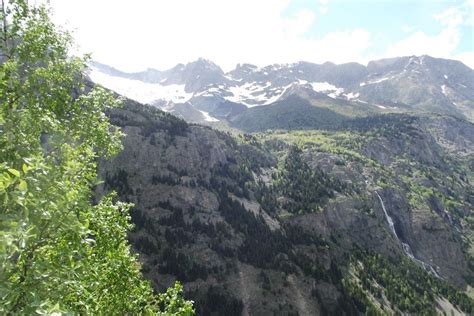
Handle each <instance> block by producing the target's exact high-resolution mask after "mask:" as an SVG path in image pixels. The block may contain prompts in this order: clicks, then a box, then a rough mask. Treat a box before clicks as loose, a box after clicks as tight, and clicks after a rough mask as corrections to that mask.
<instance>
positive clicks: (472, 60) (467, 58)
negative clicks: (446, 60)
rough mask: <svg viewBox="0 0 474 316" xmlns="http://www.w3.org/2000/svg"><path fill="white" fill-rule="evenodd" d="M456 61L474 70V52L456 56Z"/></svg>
mask: <svg viewBox="0 0 474 316" xmlns="http://www.w3.org/2000/svg"><path fill="white" fill-rule="evenodd" d="M454 59H457V60H460V61H462V62H463V63H464V64H465V65H466V66H469V67H471V69H474V52H464V53H461V54H458V55H455V56H454Z"/></svg>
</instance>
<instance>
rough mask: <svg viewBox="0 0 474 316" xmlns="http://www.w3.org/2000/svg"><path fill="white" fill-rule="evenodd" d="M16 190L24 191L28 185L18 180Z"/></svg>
mask: <svg viewBox="0 0 474 316" xmlns="http://www.w3.org/2000/svg"><path fill="white" fill-rule="evenodd" d="M18 189H19V190H20V191H26V190H27V189H28V184H27V183H26V181H24V180H20V183H19V184H18Z"/></svg>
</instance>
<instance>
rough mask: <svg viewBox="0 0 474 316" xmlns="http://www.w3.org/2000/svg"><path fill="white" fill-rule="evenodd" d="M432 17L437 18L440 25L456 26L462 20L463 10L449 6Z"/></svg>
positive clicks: (461, 22)
mask: <svg viewBox="0 0 474 316" xmlns="http://www.w3.org/2000/svg"><path fill="white" fill-rule="evenodd" d="M434 18H435V19H436V20H438V21H439V22H440V23H441V25H445V26H448V27H456V26H458V25H461V24H463V22H464V18H463V12H461V11H460V10H459V8H457V7H451V8H449V9H447V10H446V11H444V12H442V13H439V14H435V15H434Z"/></svg>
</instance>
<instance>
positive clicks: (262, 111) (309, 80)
mask: <svg viewBox="0 0 474 316" xmlns="http://www.w3.org/2000/svg"><path fill="white" fill-rule="evenodd" d="M89 75H90V77H91V79H92V80H93V81H94V82H96V83H99V84H101V85H103V86H104V87H106V88H109V89H111V90H114V91H116V92H117V93H119V94H122V95H124V96H126V97H128V98H131V99H133V100H135V101H138V102H141V103H144V104H150V105H153V106H156V107H158V108H160V109H162V110H164V111H167V112H170V113H172V114H174V115H177V116H179V117H181V118H184V119H185V120H186V121H188V122H194V123H204V124H211V125H218V126H228V127H233V128H238V129H242V130H244V131H255V130H266V129H275V128H285V127H287V125H285V124H290V125H292V124H300V123H299V121H300V120H303V121H305V119H306V118H307V117H308V116H309V117H319V118H320V119H321V121H325V120H326V116H328V117H329V120H330V121H331V122H334V120H335V118H336V117H337V118H338V120H337V121H338V122H339V121H343V120H344V119H345V118H351V117H361V116H367V115H371V114H377V113H441V114H449V115H453V116H456V117H460V118H464V119H467V120H469V121H474V101H473V100H474V71H473V70H472V69H471V68H469V67H467V66H465V65H464V64H462V63H461V62H459V61H455V60H447V59H440V58H433V57H430V56H419V57H418V56H409V57H399V58H390V59H382V60H376V61H371V62H369V63H368V64H367V66H364V65H361V64H358V63H347V64H341V65H336V64H333V63H329V62H327V63H324V64H313V63H309V62H298V63H293V64H275V65H269V66H266V67H257V66H254V65H250V64H239V65H237V67H236V68H235V69H233V70H231V71H229V72H226V73H225V72H224V71H223V70H222V69H221V68H220V67H219V66H217V65H216V64H214V63H213V62H211V61H209V60H206V59H198V60H197V61H194V62H191V63H188V64H178V65H176V66H175V67H173V68H171V69H169V70H166V71H159V70H155V69H147V70H145V71H142V72H137V73H126V72H122V71H119V70H117V69H114V68H112V67H109V66H107V65H104V64H100V63H98V62H93V63H91V65H90V73H89ZM296 99H298V101H297V102H296V103H298V104H299V107H300V109H299V110H298V111H294V109H293V108H292V107H293V106H294V104H295V100H296ZM301 107H303V108H304V109H303V108H301ZM268 116H270V117H281V116H285V117H287V116H289V117H288V119H286V120H285V123H279V122H278V121H277V120H276V122H275V120H273V119H272V120H271V121H272V122H270V124H261V119H262V118H265V119H266V121H269V120H268ZM292 122H296V123H292ZM300 127H306V128H318V122H313V121H312V120H309V121H307V122H305V123H304V126H300ZM323 127H324V126H323Z"/></svg>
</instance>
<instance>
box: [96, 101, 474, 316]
mask: <svg viewBox="0 0 474 316" xmlns="http://www.w3.org/2000/svg"><path fill="white" fill-rule="evenodd" d="M110 117H111V120H112V122H113V123H114V124H116V125H118V126H121V127H122V129H123V131H124V132H125V133H126V134H127V136H126V137H125V139H124V147H125V148H124V151H123V152H122V153H121V154H120V155H119V156H117V157H116V158H115V159H113V160H111V161H107V162H102V164H101V169H100V174H101V175H102V177H103V179H104V180H105V182H104V184H103V185H102V186H101V187H100V188H98V192H99V193H100V192H103V191H104V190H105V191H108V190H111V189H115V190H117V191H118V193H119V196H120V198H121V199H125V200H128V201H131V202H133V203H135V208H134V210H133V214H132V215H133V220H134V223H135V224H136V229H135V231H134V232H133V233H132V234H131V236H130V239H131V241H132V243H133V244H134V247H135V249H136V250H137V251H138V252H139V253H140V258H141V260H142V262H143V264H144V272H145V275H146V276H147V278H149V279H150V280H151V281H152V282H153V284H154V286H155V287H157V288H160V289H162V288H163V287H164V286H167V285H169V284H171V282H172V281H173V280H175V279H180V280H181V281H183V282H184V283H185V288H186V292H187V295H188V296H189V297H191V298H192V299H194V300H195V301H196V307H197V311H198V314H201V315H209V314H212V313H214V314H226V315H240V314H242V313H244V314H250V315H260V314H273V313H276V314H297V313H299V314H311V315H318V314H324V313H329V314H343V313H346V314H357V313H363V312H369V311H375V310H378V311H379V312H381V311H382V308H384V310H387V309H388V310H393V311H399V312H411V313H417V312H421V311H424V312H426V313H431V314H433V313H434V312H435V311H436V310H438V311H442V308H443V307H442V306H441V305H442V304H438V303H435V302H436V301H437V300H438V299H440V300H441V299H447V300H448V301H451V302H452V303H453V304H455V305H457V307H456V308H458V309H463V310H464V311H466V312H470V311H472V310H473V309H472V308H473V306H472V302H471V301H469V299H468V298H467V297H466V296H465V295H462V294H460V293H459V292H458V291H456V290H455V289H454V288H453V287H451V286H449V285H447V284H446V283H445V282H444V281H442V280H439V279H437V278H436V277H434V276H430V274H429V273H428V272H426V271H425V270H423V268H422V267H421V266H419V264H418V263H417V262H415V261H414V260H411V259H410V258H408V257H407V256H406V255H405V253H404V251H403V248H402V244H401V241H403V242H404V243H407V244H409V245H410V246H411V248H412V249H413V254H414V256H415V257H416V258H418V260H422V261H424V262H426V263H427V264H429V265H432V266H433V267H434V269H436V271H437V273H439V275H440V276H441V277H442V278H443V279H444V280H446V281H448V282H449V283H450V284H452V285H455V286H456V287H458V288H465V287H466V284H467V283H469V284H472V275H473V273H472V270H471V269H472V268H471V267H472V257H471V256H470V255H469V251H470V250H469V246H470V244H469V243H468V242H467V239H466V238H467V237H469V234H470V232H471V231H472V227H471V226H470V225H471V223H472V206H473V205H472V199H471V198H470V197H471V196H472V185H470V183H472V181H474V179H472V174H473V173H472V161H473V156H472V152H470V151H469V150H468V151H466V152H464V155H463V156H462V159H458V158H456V157H455V156H453V155H452V153H456V152H457V151H462V150H463V146H465V145H467V147H468V148H473V147H472V146H473V142H474V140H473V135H474V133H473V131H474V129H473V126H472V124H470V123H468V122H463V121H459V120H457V119H453V118H446V117H436V116H428V117H423V118H415V117H411V116H399V115H398V116H397V115H392V116H386V115H384V116H378V117H374V118H358V119H354V120H350V121H345V123H344V124H343V125H341V126H342V127H341V128H344V129H346V130H349V131H350V132H345V131H332V132H324V131H304V132H290V133H287V132H284V133H283V132H282V133H270V134H262V135H259V136H257V137H254V136H248V135H247V136H236V137H232V136H230V135H229V134H226V133H222V132H218V131H215V130H212V129H210V128H206V127H202V126H198V125H189V124H187V123H185V122H184V121H182V120H179V119H177V118H175V117H173V116H171V115H169V114H166V113H163V112H161V111H159V110H157V109H154V108H151V107H146V106H142V105H139V104H136V103H134V102H132V101H128V102H127V104H126V106H125V108H124V109H123V110H117V111H114V112H112V113H110ZM451 126H457V130H458V131H459V133H456V135H453V134H452V133H451V132H449V131H447V129H446V127H448V129H449V127H451ZM466 175H471V176H468V177H466ZM469 177H470V178H469ZM446 179H448V180H446ZM429 188H435V189H432V191H431V192H429V191H427V190H428V189H429ZM376 192H377V193H379V195H380V197H381V198H382V199H383V201H384V204H385V206H386V208H387V212H388V213H389V215H390V216H391V217H392V218H393V219H394V222H395V224H394V225H395V229H396V230H397V232H398V236H399V239H397V238H396V237H395V236H394V234H393V233H392V231H391V230H390V227H389V226H388V224H387V222H386V217H385V215H384V211H383V209H382V206H381V203H380V200H379V199H378V197H377V194H376ZM400 240H401V241H400ZM470 260H471V261H470ZM469 262H471V263H469ZM361 265H362V266H365V267H367V269H362V270H361V269H359V268H358V267H360V266H361ZM384 271H385V272H384ZM403 271H405V272H406V271H411V272H410V273H411V274H410V275H406V274H404V273H405V272H403ZM367 273H371V274H370V276H369V275H367ZM364 280H365V281H364ZM367 282H368V283H367ZM400 287H403V289H404V290H403V291H401V290H400ZM375 289H378V290H377V291H378V292H377V293H378V294H377V293H376V291H375ZM377 295H379V296H377ZM418 298H419V299H418ZM412 300H416V302H417V303H416V304H406V303H407V302H409V303H410V302H411V301H412ZM418 301H419V302H418Z"/></svg>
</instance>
